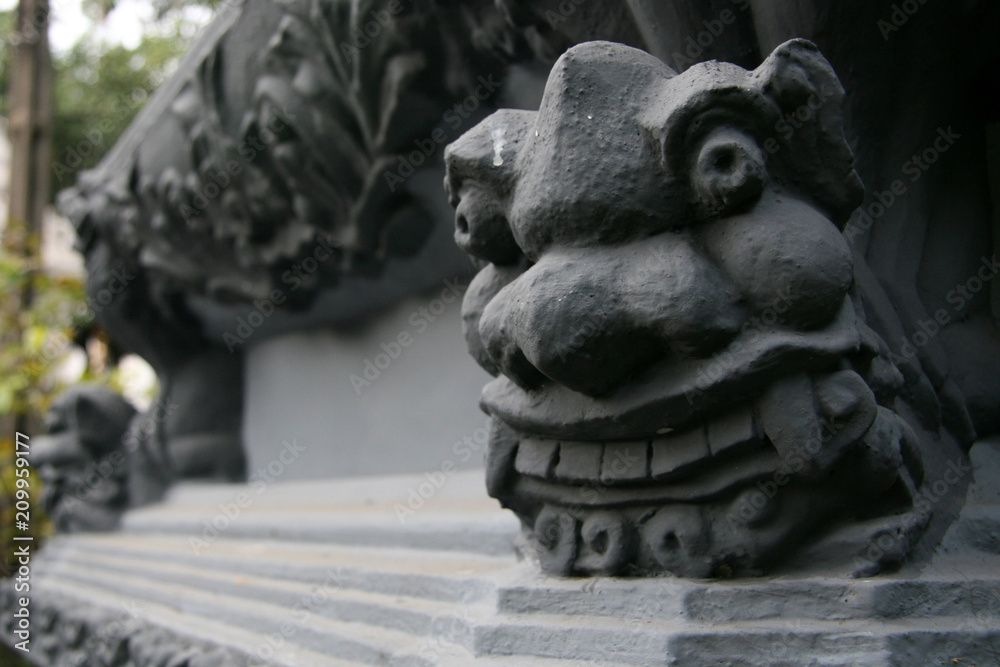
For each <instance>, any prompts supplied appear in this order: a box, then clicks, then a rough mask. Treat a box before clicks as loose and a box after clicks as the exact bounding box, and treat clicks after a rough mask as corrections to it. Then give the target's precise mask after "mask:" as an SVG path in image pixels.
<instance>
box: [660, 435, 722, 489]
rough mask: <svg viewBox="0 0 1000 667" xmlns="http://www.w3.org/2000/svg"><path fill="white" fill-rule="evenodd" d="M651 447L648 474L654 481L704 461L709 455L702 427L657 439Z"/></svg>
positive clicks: (706, 439)
mask: <svg viewBox="0 0 1000 667" xmlns="http://www.w3.org/2000/svg"><path fill="white" fill-rule="evenodd" d="M652 447H653V453H652V460H651V462H650V473H651V474H652V476H653V477H654V478H656V479H658V478H660V477H666V476H667V475H670V474H672V473H674V472H677V471H679V470H682V469H684V468H687V467H689V466H692V465H694V464H697V463H699V462H701V461H704V460H705V459H707V458H708V457H709V455H710V454H709V449H708V438H707V437H706V435H705V427H704V426H698V427H697V428H693V429H691V430H689V431H683V432H681V433H674V434H671V435H669V436H667V437H664V438H657V439H655V440H653V443H652Z"/></svg>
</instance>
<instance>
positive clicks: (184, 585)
mask: <svg viewBox="0 0 1000 667" xmlns="http://www.w3.org/2000/svg"><path fill="white" fill-rule="evenodd" d="M480 475H481V473H470V474H468V475H466V474H459V475H456V476H454V477H452V478H450V479H449V482H448V484H447V485H446V486H444V487H442V488H441V489H440V490H439V492H438V493H437V494H436V495H434V496H433V497H432V498H430V499H428V500H427V502H426V505H425V506H423V507H421V508H420V510H419V511H416V512H415V513H414V514H413V515H412V516H410V515H405V517H406V518H405V519H402V520H401V519H400V518H399V517H400V516H401V515H400V514H399V513H398V511H397V510H398V507H396V506H397V505H398V504H399V503H400V502H401V501H400V498H405V497H406V495H407V494H406V493H404V492H405V491H407V490H408V489H409V488H412V487H413V485H414V484H419V483H420V479H419V478H416V477H413V478H380V479H378V480H352V481H349V482H345V481H341V482H324V483H308V484H302V483H297V484H295V485H294V486H291V485H289V486H287V487H280V486H278V485H276V486H275V487H274V488H272V489H269V490H268V491H267V494H266V497H263V496H262V497H260V498H258V499H257V500H256V501H255V502H254V503H253V504H252V505H250V506H248V507H245V508H242V509H241V511H240V513H239V515H238V516H233V517H232V518H230V520H229V524H228V526H227V527H226V528H225V529H223V530H217V531H215V532H214V533H213V531H212V530H211V529H210V527H211V526H212V522H213V521H215V523H216V524H217V525H220V526H221V525H223V524H224V523H225V522H223V521H220V520H218V519H217V517H218V516H220V515H222V516H225V510H226V509H227V507H228V505H227V503H230V502H231V499H232V498H233V497H235V496H236V494H238V493H240V492H242V490H243V488H242V487H232V486H218V487H215V486H213V487H186V488H182V489H179V490H178V491H177V492H176V493H174V495H173V496H172V497H171V499H170V500H169V501H168V502H167V503H166V504H164V505H161V506H157V507H154V508H149V509H145V510H141V511H136V512H133V513H132V514H130V515H129V516H128V517H127V520H126V521H125V524H124V528H123V530H122V531H121V532H118V533H110V534H100V535H74V536H64V537H58V538H56V539H53V540H52V541H51V542H50V543H49V544H48V545H47V546H46V547H45V549H44V550H43V551H42V552H40V553H39V554H38V555H37V556H36V557H35V561H34V563H33V572H32V579H33V584H34V585H33V589H32V592H33V595H34V597H33V598H32V605H33V606H32V614H33V618H34V620H33V623H34V625H33V627H34V629H35V632H36V633H37V634H36V636H37V637H39V643H38V644H37V645H36V646H35V650H34V651H33V654H32V658H33V659H34V660H36V661H37V662H38V664H56V665H62V664H85V665H105V664H107V665H119V664H121V665H126V664H134V665H161V666H163V667H182V666H185V665H186V666H187V667H200V666H202V665H229V664H233V665H289V666H296V667H299V666H312V665H317V666H318V665H344V664H364V665H393V666H411V665H412V666H425V665H456V666H457V665H472V664H475V665H492V664H504V665H540V666H548V665H551V666H552V667H557V666H561V665H577V664H581V663H587V664H597V665H612V664H614V665H655V664H661V665H680V666H692V667H701V666H714V665H727V666H744V665H745V666H751V665H753V666H755V667H756V666H768V667H777V666H793V665H794V666H800V665H823V666H830V667H832V666H838V667H848V666H852V667H868V666H871V667H874V666H876V665H878V666H883V665H898V666H899V667H904V666H905V667H918V666H922V665H928V666H930V665H945V664H947V665H955V664H957V665H962V666H964V667H968V666H970V665H976V666H977V667H985V666H986V665H997V664H1000V569H997V568H996V567H995V564H993V563H989V562H986V563H984V562H982V561H980V560H977V561H976V562H969V563H959V562H957V561H949V562H948V563H945V564H943V565H940V566H935V567H931V568H928V570H927V571H926V572H925V573H924V574H922V575H920V576H919V577H917V578H912V575H911V577H910V578H907V577H906V576H903V575H896V576H888V577H880V578H874V579H864V580H853V581H851V580H840V579H828V578H816V577H805V578H765V579H756V580H747V581H739V582H697V581H690V580H678V579H668V578H663V579H647V580H628V579H610V578H599V579H575V580H573V579H553V578H548V577H543V576H541V575H539V574H538V573H537V568H536V567H535V566H534V565H533V564H532V563H527V562H523V561H521V560H519V557H518V553H519V551H518V549H517V546H516V545H517V540H518V534H519V529H518V525H517V521H516V520H515V519H514V518H513V516H512V515H510V514H508V513H506V512H503V511H502V510H500V509H499V508H498V507H497V506H496V504H495V503H494V502H493V501H491V500H489V499H488V498H486V497H485V494H484V492H482V491H481V490H480V489H481V484H482V481H481V476H480ZM402 502H406V501H405V500H403V501H402ZM231 513H232V512H231ZM5 608H9V607H8V606H7V605H6V604H5ZM4 632H9V626H8V625H7V624H6V623H5V624H4ZM955 659H958V660H959V662H953V660H955ZM80 660H82V661H80ZM130 661H131V662H130Z"/></svg>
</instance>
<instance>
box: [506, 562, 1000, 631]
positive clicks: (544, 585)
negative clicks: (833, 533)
mask: <svg viewBox="0 0 1000 667" xmlns="http://www.w3.org/2000/svg"><path fill="white" fill-rule="evenodd" d="M959 575H960V573H956V575H955V577H954V578H951V577H944V576H941V577H938V578H933V579H919V580H894V579H892V578H889V577H885V578H877V579H858V580H854V581H843V580H831V579H820V578H817V579H801V580H794V579H792V580H771V581H766V582H761V583H754V582H749V583H747V582H744V583H736V582H727V583H725V584H720V582H707V583H704V582H696V581H691V580H681V579H660V580H646V581H636V580H628V579H612V578H600V579H583V580H577V581H573V580H569V581H559V580H555V579H548V578H541V577H535V578H531V579H528V580H526V581H523V582H519V583H516V584H513V585H509V586H502V587H501V588H500V589H499V590H498V591H497V605H498V609H499V611H501V612H504V613H510V614H531V613H559V614H571V615H586V616H612V617H616V618H625V619H635V620H657V619H664V618H676V619H681V618H683V619H686V620H688V621H690V622H696V623H697V622H707V623H728V622H739V621H754V620H766V619H770V618H786V619H787V618H796V619H798V618H805V619H818V620H849V619H862V618H865V619H875V618H881V619H893V618H900V617H904V616H906V617H909V618H936V617H963V616H977V617H989V618H994V619H1000V580H997V579H995V578H988V577H977V576H968V575H964V576H959Z"/></svg>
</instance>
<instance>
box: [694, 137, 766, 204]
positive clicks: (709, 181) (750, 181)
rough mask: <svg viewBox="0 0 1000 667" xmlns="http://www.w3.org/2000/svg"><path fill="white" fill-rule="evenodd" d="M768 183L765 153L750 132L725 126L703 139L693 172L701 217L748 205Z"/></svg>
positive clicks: (696, 198) (695, 195)
mask: <svg viewBox="0 0 1000 667" xmlns="http://www.w3.org/2000/svg"><path fill="white" fill-rule="evenodd" d="M766 183H767V167H766V165H765V162H764V153H763V152H762V151H761V150H760V147H759V146H757V142H755V141H754V140H753V139H752V138H751V137H750V136H749V135H747V134H746V133H744V132H742V131H740V130H737V129H735V128H731V127H723V128H718V129H716V130H713V131H712V132H711V133H710V134H709V135H708V136H707V137H706V138H705V139H704V141H703V142H702V144H701V146H700V148H699V150H698V155H697V158H696V159H695V162H694V165H693V168H692V173H691V186H692V188H693V190H694V198H695V205H696V206H697V208H698V212H699V214H700V215H701V216H702V217H704V218H710V217H715V216H719V215H723V214H731V213H737V212H739V211H740V210H742V209H746V208H749V207H750V206H752V205H753V204H754V203H756V202H757V200H758V199H759V198H760V195H761V193H762V192H763V191H764V185H765V184H766Z"/></svg>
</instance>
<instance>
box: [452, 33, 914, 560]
mask: <svg viewBox="0 0 1000 667" xmlns="http://www.w3.org/2000/svg"><path fill="white" fill-rule="evenodd" d="M843 96H844V91H843V89H842V87H841V85H840V83H839V81H838V79H837V77H836V75H835V73H834V71H833V69H832V67H831V66H830V65H829V63H828V62H827V61H826V59H825V58H824V57H823V56H822V55H821V54H820V53H819V51H818V49H817V48H816V47H815V46H814V45H813V44H812V43H810V42H808V41H805V40H794V41H791V42H787V43H785V44H783V45H781V46H779V47H778V48H777V49H776V50H775V51H774V52H773V53H772V54H771V55H770V57H768V58H767V59H766V61H765V62H763V64H761V65H760V67H758V68H757V69H755V70H752V71H748V70H745V69H743V68H741V67H738V66H736V65H731V64H727V63H721V62H714V61H713V62H706V63H702V64H698V65H694V66H692V67H691V68H690V69H688V70H686V71H685V72H684V73H683V74H677V73H676V72H674V71H673V70H672V69H670V68H669V67H668V66H667V65H665V64H664V63H663V62H662V61H660V60H658V59H657V58H655V57H653V56H651V55H649V54H647V53H644V52H642V51H639V50H636V49H633V48H630V47H627V46H623V45H621V44H615V43H610V42H589V43H585V44H581V45H579V46H576V47H574V48H572V49H570V50H569V51H568V52H566V53H565V54H564V55H563V56H562V57H561V58H560V59H559V60H558V62H557V63H556V65H555V67H554V68H553V70H552V73H551V74H550V77H549V80H548V83H547V86H546V89H545V94H544V98H543V101H542V104H541V107H540V109H539V110H538V111H537V112H534V111H514V110H504V111H500V112H497V113H496V114H494V115H493V116H491V117H489V118H487V119H486V120H484V121H483V122H481V123H480V124H479V125H478V126H477V127H476V128H474V129H473V130H471V131H470V132H468V133H467V134H466V135H464V136H463V137H462V138H461V139H459V140H458V141H457V142H455V143H453V144H452V145H450V146H449V148H448V149H447V151H446V160H447V177H446V187H447V189H448V191H449V193H450V195H451V198H452V203H453V204H454V205H455V206H456V207H457V208H456V233H455V236H456V241H457V242H458V244H459V245H460V246H461V247H462V248H463V249H464V250H465V251H466V252H467V253H469V254H471V255H473V256H474V257H477V258H479V259H480V260H483V261H484V262H488V264H487V265H486V266H485V268H483V269H482V270H481V271H480V273H479V274H478V275H477V277H476V279H475V280H474V282H473V283H472V284H471V285H470V288H469V290H468V292H467V294H466V298H465V302H464V305H463V308H464V310H463V314H464V322H465V331H466V338H467V341H468V345H469V348H470V351H471V353H472V355H473V356H474V357H475V358H476V360H477V361H478V362H479V363H480V365H482V366H483V367H484V368H485V369H487V370H488V371H490V372H491V373H492V374H494V375H496V376H497V377H496V379H495V380H494V381H493V382H491V383H490V384H488V385H487V386H486V388H485V389H484V391H483V396H482V406H483V408H484V409H485V410H486V412H488V413H489V414H490V415H491V416H492V417H493V424H494V427H493V432H492V434H491V442H490V450H489V453H488V459H487V475H488V482H487V483H488V488H489V491H490V494H491V495H493V496H494V497H496V498H498V499H499V500H500V501H501V502H502V503H503V504H504V505H505V506H506V507H509V508H511V509H513V510H514V511H515V512H516V513H517V514H518V515H519V517H520V518H521V520H522V522H523V524H524V526H525V528H526V530H527V533H528V535H529V537H530V539H531V541H532V543H533V544H534V545H535V547H536V549H537V553H538V556H539V559H540V562H541V565H542V568H543V569H544V570H545V571H547V572H550V573H556V574H607V575H612V574H626V575H629V574H631V575H644V574H654V573H660V572H671V573H674V574H677V575H681V576H693V577H707V576H728V575H734V574H735V575H739V574H759V573H762V572H765V571H774V570H775V569H776V568H778V567H780V566H783V565H787V564H788V563H790V562H794V561H795V556H794V554H805V553H806V552H809V554H810V555H809V556H808V558H805V559H803V560H804V561H806V560H807V561H808V562H809V563H817V562H820V561H824V560H826V561H840V562H846V563H851V562H852V561H851V559H852V558H854V559H857V557H859V556H860V555H861V554H863V553H865V552H866V551H870V550H869V549H868V547H869V545H871V544H873V543H877V544H879V545H882V546H883V547H885V548H881V549H880V550H879V553H878V555H877V556H875V557H874V558H870V559H867V560H866V559H862V560H861V561H860V562H859V561H857V560H855V561H854V566H853V567H854V570H853V571H855V573H857V574H872V573H875V572H878V571H880V570H883V569H887V568H892V567H894V566H897V565H898V564H899V563H900V562H901V561H902V559H903V558H904V557H905V556H906V554H907V553H908V552H909V551H910V550H911V548H912V546H913V544H914V543H915V541H916V540H917V539H918V538H919V536H920V535H921V533H922V531H923V530H924V529H925V527H926V526H927V523H928V520H929V517H930V514H931V512H930V509H929V508H928V507H926V506H924V505H922V504H921V503H919V502H917V499H918V495H919V491H920V488H921V484H922V482H923V478H924V472H923V470H924V454H923V452H922V449H921V443H920V438H919V437H918V436H917V434H916V433H915V432H914V430H913V429H912V428H911V427H910V425H909V424H908V422H907V421H906V420H905V419H903V418H902V417H901V416H900V414H899V413H898V412H897V411H896V406H897V402H896V398H897V395H898V394H899V391H900V389H901V387H902V386H903V379H902V376H901V374H900V372H899V371H898V370H897V368H896V367H895V366H894V365H893V363H892V361H891V360H890V358H889V355H888V354H887V347H886V345H885V343H884V342H883V341H882V339H881V338H880V337H879V336H878V335H877V334H876V333H875V332H874V331H873V330H872V329H871V328H869V326H868V325H867V324H866V321H865V310H864V304H863V303H862V302H861V298H860V297H859V295H858V293H857V290H856V289H855V279H854V275H855V274H854V269H855V267H854V261H855V260H854V259H853V258H852V254H851V252H850V249H849V247H848V244H847V242H846V241H845V239H844V237H843V235H842V234H841V231H842V230H843V228H844V225H845V224H846V223H847V221H848V219H849V218H850V216H851V214H852V212H853V211H854V209H855V208H856V207H857V206H858V205H859V204H860V202H861V201H862V197H863V194H864V188H863V186H862V184H861V181H860V179H859V177H858V175H857V174H856V173H855V171H854V167H853V154H852V152H851V149H850V147H849V146H848V144H847V143H846V141H845V139H844V131H843V117H842V112H841V104H842V99H843ZM789 114H792V117H794V118H796V119H802V118H806V120H805V121H801V120H800V121H799V122H798V123H797V127H794V129H793V131H792V132H785V131H777V130H776V128H780V127H781V122H782V120H783V119H786V118H788V117H789Z"/></svg>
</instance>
